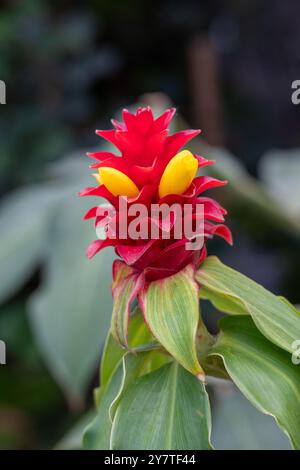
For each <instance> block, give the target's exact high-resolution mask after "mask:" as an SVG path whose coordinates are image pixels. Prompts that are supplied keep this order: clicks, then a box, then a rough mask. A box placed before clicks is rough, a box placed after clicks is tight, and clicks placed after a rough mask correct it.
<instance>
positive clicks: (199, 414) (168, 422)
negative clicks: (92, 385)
mask: <svg viewBox="0 0 300 470" xmlns="http://www.w3.org/2000/svg"><path fill="white" fill-rule="evenodd" d="M129 421H130V428H128V422H129ZM210 428H211V418H210V408H209V401H208V396H207V393H206V391H205V387H204V384H203V383H202V382H201V381H200V380H199V379H197V378H196V377H195V376H194V375H192V374H190V373H189V372H188V371H186V370H185V369H184V368H183V367H181V366H180V365H179V364H178V363H176V362H172V363H169V364H166V365H165V366H163V367H161V368H160V369H158V370H156V371H154V372H151V373H150V374H146V375H144V376H143V377H141V378H140V379H138V380H137V381H135V383H133V384H132V385H131V386H130V387H128V389H127V391H126V392H125V394H124V396H123V398H122V399H121V402H120V405H119V407H118V409H117V411H116V414H115V419H114V422H113V428H112V437H111V449H113V450H114V449H119V450H122V449H154V450H155V449H160V450H162V449H168V450H170V449H174V450H181V449H194V450H195V449H199V450H203V449H211V444H210ZM125 430H126V432H125Z"/></svg>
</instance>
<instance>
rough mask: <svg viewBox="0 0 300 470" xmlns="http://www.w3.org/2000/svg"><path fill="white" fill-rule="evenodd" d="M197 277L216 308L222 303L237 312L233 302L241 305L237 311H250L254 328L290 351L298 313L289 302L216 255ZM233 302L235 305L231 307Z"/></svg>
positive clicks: (299, 331) (299, 330) (298, 333)
mask: <svg viewBox="0 0 300 470" xmlns="http://www.w3.org/2000/svg"><path fill="white" fill-rule="evenodd" d="M196 279H197V280H198V282H199V284H200V285H202V286H204V287H205V296H206V298H210V293H212V297H211V299H210V300H211V301H212V302H213V303H214V304H215V306H216V307H217V308H219V307H222V306H223V308H224V311H225V312H227V313H234V314H236V313H237V309H236V306H238V307H239V306H240V307H241V311H240V313H241V314H249V315H251V316H252V318H253V320H254V322H255V324H256V326H257V328H258V329H259V330H260V331H261V332H262V333H263V334H264V335H265V336H266V337H267V338H268V339H269V340H270V341H272V342H273V343H275V344H276V345H277V346H280V347H281V348H283V349H285V350H286V351H288V352H291V353H292V352H293V347H292V344H293V342H294V341H295V340H297V339H299V338H300V313H299V312H298V311H297V310H296V309H295V308H294V307H293V306H292V305H291V304H289V303H288V302H283V301H282V299H281V298H280V297H277V296H276V295H274V294H272V293H271V292H269V291H268V290H266V289H265V288H264V287H262V286H261V285H259V284H257V283H256V282H254V281H252V280H251V279H249V278H248V277H246V276H244V275H243V274H241V273H239V272H237V271H235V270H234V269H232V268H230V267H228V266H226V265H225V264H223V263H221V261H220V260H219V259H218V258H217V257H215V256H210V257H208V258H207V259H206V260H205V261H204V263H203V264H202V265H201V267H200V269H199V270H198V271H197V273H196ZM200 292H201V290H200ZM227 299H228V300H229V302H226V300H227ZM232 305H233V306H234V309H232V310H231V306H232Z"/></svg>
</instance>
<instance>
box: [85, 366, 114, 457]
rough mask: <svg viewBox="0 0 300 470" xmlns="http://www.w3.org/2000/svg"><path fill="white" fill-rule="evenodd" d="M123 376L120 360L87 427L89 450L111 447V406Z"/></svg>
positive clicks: (86, 444)
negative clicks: (94, 415)
mask: <svg viewBox="0 0 300 470" xmlns="http://www.w3.org/2000/svg"><path fill="white" fill-rule="evenodd" d="M122 378H123V366H122V362H119V365H118V367H117V369H116V370H115V371H114V373H113V374H112V376H111V377H110V379H109V382H108V383H107V385H106V386H104V387H105V388H104V390H103V391H102V393H101V399H100V401H99V405H98V409H97V414H96V417H95V418H94V419H93V421H92V422H91V423H90V424H89V425H88V426H87V427H86V429H85V430H84V434H83V447H84V449H88V450H107V449H109V448H110V434H111V425H112V423H111V419H110V415H109V408H110V405H111V404H112V402H113V401H114V399H115V398H116V396H117V394H118V392H119V390H120V387H121V384H122Z"/></svg>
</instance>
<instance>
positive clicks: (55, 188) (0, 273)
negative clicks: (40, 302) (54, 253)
mask: <svg viewBox="0 0 300 470" xmlns="http://www.w3.org/2000/svg"><path fill="white" fill-rule="evenodd" d="M61 195H62V187H61V186H59V185H55V184H53V185H35V186H31V187H25V188H22V189H19V190H16V191H14V192H12V193H11V194H9V195H8V196H6V197H5V198H4V199H3V201H2V203H1V209H0V277H1V283H0V302H3V301H5V300H6V299H7V298H8V297H10V296H11V295H13V294H14V293H15V292H17V291H18V289H19V288H21V287H22V285H23V284H24V283H25V282H26V281H27V280H28V279H29V278H30V276H31V275H32V274H33V272H34V270H35V269H36V268H37V266H38V263H39V262H41V261H42V257H43V252H44V249H45V240H46V235H47V230H48V228H49V226H50V224H51V222H52V218H53V211H54V208H55V206H56V203H57V202H58V200H59V198H60V197H61Z"/></svg>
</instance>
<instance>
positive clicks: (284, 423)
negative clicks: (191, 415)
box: [211, 316, 300, 449]
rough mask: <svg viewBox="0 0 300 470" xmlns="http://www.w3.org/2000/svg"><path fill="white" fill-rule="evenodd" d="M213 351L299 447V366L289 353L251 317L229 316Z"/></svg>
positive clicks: (258, 404)
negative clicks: (258, 326)
mask: <svg viewBox="0 0 300 470" xmlns="http://www.w3.org/2000/svg"><path fill="white" fill-rule="evenodd" d="M220 327H221V333H220V336H219V338H218V341H217V343H216V345H215V346H214V347H213V348H212V352H211V354H213V355H215V354H216V355H219V356H221V357H222V358H223V360H224V364H225V367H226V369H227V372H228V373H229V375H230V376H231V378H232V380H233V381H234V382H235V383H236V385H237V386H238V387H239V389H240V390H241V392H242V393H243V394H244V395H245V396H246V398H248V400H250V401H251V403H252V404H253V405H254V406H256V408H258V409H259V410H260V411H261V412H263V413H266V414H270V415H272V416H274V418H275V420H276V421H277V423H278V425H279V426H280V428H281V429H282V430H283V431H284V432H285V433H286V434H287V435H288V436H289V438H290V440H291V442H292V444H293V446H294V447H295V448H297V449H299V448H300V370H299V367H298V366H296V365H294V364H293V363H292V361H291V357H290V355H289V354H288V353H286V352H285V351H283V350H282V349H280V348H278V347H277V346H275V345H274V344H272V343H271V342H269V341H268V340H267V339H266V338H265V337H264V336H263V335H262V334H261V333H260V332H259V331H258V330H257V328H256V327H255V324H254V323H253V321H252V320H251V318H250V317H246V316H235V317H226V318H223V319H222V320H221V321H220Z"/></svg>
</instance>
